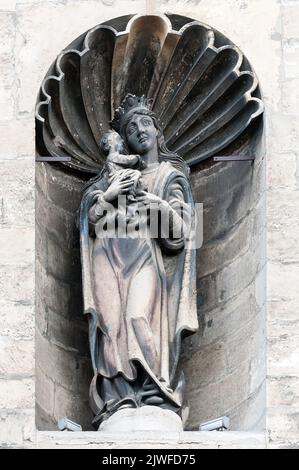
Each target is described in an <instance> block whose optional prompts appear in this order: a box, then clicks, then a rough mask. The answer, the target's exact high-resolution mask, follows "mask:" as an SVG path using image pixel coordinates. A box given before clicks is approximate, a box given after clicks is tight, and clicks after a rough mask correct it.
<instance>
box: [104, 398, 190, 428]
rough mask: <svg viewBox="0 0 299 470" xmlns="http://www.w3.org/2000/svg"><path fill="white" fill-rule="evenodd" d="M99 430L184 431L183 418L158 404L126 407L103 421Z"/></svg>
mask: <svg viewBox="0 0 299 470" xmlns="http://www.w3.org/2000/svg"><path fill="white" fill-rule="evenodd" d="M98 431H105V432H109V433H110V432H133V431H135V432H136V431H137V432H138V431H140V432H142V431H160V432H165V431H171V432H181V431H183V423H182V420H181V418H180V417H179V416H178V415H177V414H176V413H174V411H171V410H164V409H163V408H159V407H158V406H149V405H147V406H142V407H141V408H124V409H121V410H119V411H116V413H114V414H113V415H112V416H111V417H110V418H108V419H107V420H105V421H103V423H101V425H100V427H99V429H98Z"/></svg>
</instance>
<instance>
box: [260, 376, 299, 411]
mask: <svg viewBox="0 0 299 470" xmlns="http://www.w3.org/2000/svg"><path fill="white" fill-rule="evenodd" d="M267 394H268V396H267V403H268V405H269V406H270V407H276V406H292V407H294V408H299V376H298V377H295V376H288V375H286V376H278V377H269V380H268V387H267Z"/></svg>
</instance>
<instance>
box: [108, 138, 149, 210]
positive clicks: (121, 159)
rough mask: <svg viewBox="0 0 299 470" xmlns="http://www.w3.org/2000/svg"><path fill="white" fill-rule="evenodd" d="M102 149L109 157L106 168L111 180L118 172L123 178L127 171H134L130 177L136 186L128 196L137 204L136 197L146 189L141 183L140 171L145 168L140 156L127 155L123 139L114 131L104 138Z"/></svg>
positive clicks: (129, 199) (130, 200)
mask: <svg viewBox="0 0 299 470" xmlns="http://www.w3.org/2000/svg"><path fill="white" fill-rule="evenodd" d="M100 147H101V150H102V152H103V153H104V154H105V155H107V159H106V163H105V166H106V170H107V172H108V175H109V179H111V178H113V176H114V175H115V174H116V172H117V173H118V175H119V176H121V174H123V173H126V171H125V170H126V169H128V168H131V169H132V171H131V172H130V175H129V177H130V179H132V180H134V185H133V187H132V189H131V190H130V192H129V194H128V195H127V199H128V202H135V196H136V195H137V194H138V193H139V192H140V191H143V190H144V189H145V188H144V187H143V186H142V183H141V181H140V179H141V172H140V171H139V169H143V168H144V163H143V161H142V159H141V157H140V155H126V154H125V153H124V151H125V146H124V142H123V140H122V138H121V137H120V135H119V134H118V133H117V132H115V131H112V130H111V131H108V132H107V133H106V134H105V135H104V136H103V137H102V140H101V142H100Z"/></svg>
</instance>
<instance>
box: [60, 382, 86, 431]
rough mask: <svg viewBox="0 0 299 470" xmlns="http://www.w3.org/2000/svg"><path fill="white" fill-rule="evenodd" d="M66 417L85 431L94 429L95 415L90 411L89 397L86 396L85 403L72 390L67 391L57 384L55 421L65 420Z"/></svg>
mask: <svg viewBox="0 0 299 470" xmlns="http://www.w3.org/2000/svg"><path fill="white" fill-rule="evenodd" d="M64 416H67V417H68V418H69V419H71V420H72V421H75V423H78V424H80V425H81V426H82V428H83V430H91V429H93V428H92V426H91V421H92V420H93V414H92V411H91V410H90V406H89V402H88V396H86V400H85V401H83V400H82V397H78V396H76V395H74V394H73V393H72V392H71V391H70V390H66V389H65V388H63V387H61V386H60V385H57V384H56V385H55V404H54V419H55V420H56V421H58V420H59V418H63V417H64Z"/></svg>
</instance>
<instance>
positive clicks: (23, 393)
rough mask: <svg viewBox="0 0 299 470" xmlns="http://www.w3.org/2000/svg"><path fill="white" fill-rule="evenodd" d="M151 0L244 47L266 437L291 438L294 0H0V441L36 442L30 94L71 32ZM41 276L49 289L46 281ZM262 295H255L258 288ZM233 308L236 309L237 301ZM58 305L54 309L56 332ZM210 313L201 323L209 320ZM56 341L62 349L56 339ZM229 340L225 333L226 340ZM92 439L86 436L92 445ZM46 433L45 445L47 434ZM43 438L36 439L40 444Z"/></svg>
mask: <svg viewBox="0 0 299 470" xmlns="http://www.w3.org/2000/svg"><path fill="white" fill-rule="evenodd" d="M146 4H147V5H148V7H149V6H151V8H152V9H154V10H158V11H171V12H174V13H179V14H183V15H186V16H191V17H194V18H197V19H199V20H201V21H203V22H206V23H208V24H211V25H212V26H213V27H215V28H217V29H219V30H220V31H221V32H223V33H224V34H226V35H227V36H228V37H229V38H230V39H231V40H232V41H234V42H235V43H236V44H237V45H238V46H239V47H240V48H241V50H242V51H243V52H244V53H245V54H246V56H247V57H248V59H249V60H250V62H251V63H252V64H253V66H254V67H255V69H256V72H257V74H258V77H259V79H260V82H261V84H262V89H263V94H264V99H265V103H266V153H267V167H268V174H267V201H268V202H267V207H268V216H267V220H268V230H267V233H268V240H267V247H268V255H267V261H268V262H267V279H268V281H267V283H268V299H267V304H268V313H267V318H268V322H267V323H268V332H267V337H268V370H267V407H268V411H267V433H268V438H269V439H268V445H269V446H272V447H292V446H293V447H295V446H296V445H297V446H298V440H299V438H298V421H299V411H298V410H299V407H298V396H299V392H298V381H299V370H298V364H299V361H298V354H299V352H298V344H299V343H298V336H299V328H298V323H299V319H298V313H297V312H298V306H299V298H298V296H299V294H298V289H297V279H298V275H299V255H298V243H296V242H297V240H296V233H297V232H298V229H297V225H298V219H299V217H298V204H297V198H296V196H297V195H298V155H297V153H298V141H299V140H298V133H299V132H298V129H299V126H298V121H299V117H298V109H297V107H296V103H297V101H298V100H297V98H298V79H299V76H298V73H299V72H298V55H299V54H298V50H299V46H298V44H299V43H298V32H297V27H296V26H297V24H298V14H299V2H298V1H296V0H262V1H261V0H250V1H249V0H248V1H246V0H209V1H208V0H202V1H200V2H198V1H195V0H194V1H192V0H190V1H182V2H174V1H172V0H169V1H165V2H163V1H162V2H156V4H154V2H153V1H151V2H145V1H141V0H140V1H139V0H126V1H120V0H114V1H113V0H111V1H106V0H102V1H100V0H99V1H96V0H89V1H86V0H57V1H55V0H53V1H52V0H51V1H50V0H49V1H48V0H42V1H41V0H31V1H30V0H2V1H1V4H0V30H1V34H2V37H3V40H2V41H1V45H0V64H1V66H0V68H1V78H2V79H1V85H0V102H1V110H2V113H1V116H0V129H1V132H0V152H1V162H0V174H1V183H2V184H1V189H0V191H1V205H0V207H1V218H0V223H1V229H0V237H1V244H0V250H1V255H2V256H1V264H2V269H1V275H0V276H1V277H0V283H1V292H2V297H1V307H2V308H1V316H0V322H1V333H0V406H1V411H0V443H1V445H2V446H3V447H5V446H14V447H15V446H17V447H24V446H29V447H31V446H35V445H37V444H36V443H37V441H36V432H35V424H34V407H35V396H34V381H35V379H34V344H35V343H34V331H35V329H34V286H35V279H34V169H35V164H34V157H33V155H34V104H35V99H36V94H37V91H38V88H39V85H40V83H41V80H42V78H43V76H44V75H45V73H46V71H47V68H48V66H49V65H50V64H51V63H52V61H53V60H54V59H55V57H56V56H57V54H58V53H59V52H60V50H61V49H62V48H63V47H64V46H65V45H66V44H68V43H70V42H71V40H72V39H73V38H75V37H77V36H78V35H79V34H80V33H81V32H82V31H84V30H87V29H88V28H90V27H92V26H94V25H95V24H96V23H99V22H102V21H104V20H106V19H108V18H111V17H115V16H119V15H121V14H126V13H130V12H132V13H135V12H141V13H144V12H145V8H146ZM260 226H262V225H260ZM226 273H227V274H228V271H226ZM262 275H263V274H261V276H262ZM46 282H47V286H48V288H49V289H50V288H51V284H50V281H49V280H48V279H47V280H46ZM48 282H49V284H48ZM259 285H262V283H259ZM259 295H260V297H259V298H260V299H262V296H263V292H260V293H259ZM37 301H38V299H37ZM261 305H262V300H261ZM235 308H236V309H238V305H237V304H236V305H235ZM59 315H60V313H59V312H57V322H58V323H57V332H59V326H58V325H59V321H60V317H59ZM215 318H216V317H215ZM206 320H207V325H208V324H209V321H210V318H208V317H206ZM37 321H39V319H37ZM80 322H81V320H79V319H78V329H79V328H81V326H82V325H81V323H80ZM40 328H43V326H42V324H40ZM53 328H54V327H53ZM207 331H208V330H207ZM210 331H212V330H210ZM37 334H38V333H37ZM57 334H58V333H57ZM240 334H241V333H240ZM244 334H246V333H245V332H244ZM55 341H56V343H57V344H55V348H56V349H57V351H58V352H59V351H60V349H59V348H60V346H59V338H56V340H55ZM70 347H71V348H72V347H73V346H72V345H70ZM233 347H234V342H233V338H232V343H231V348H232V350H233ZM50 353H51V351H49V352H48V354H50ZM199 354H200V353H199ZM219 354H220V353H219ZM215 362H216V363H217V357H215ZM76 367H77V365H75V364H74V368H76ZM79 369H80V366H79ZM44 383H45V384H46V383H48V385H47V386H46V387H47V390H48V389H49V390H51V389H52V391H53V392H54V390H53V387H52V385H51V383H50V382H46V381H45V382H44ZM61 393H63V391H62V392H61ZM232 438H233V437H232ZM248 439H249V437H248ZM219 440H220V438H219ZM87 441H88V439H87ZM87 441H86V443H85V444H82V446H83V445H88V442H87ZM237 441H238V440H237ZM47 442H49V444H48V445H50V438H49V439H48V441H47ZM47 442H46V441H45V439H44V440H43V446H44V447H46V446H47ZM248 443H249V441H248ZM79 445H81V444H80V443H79V441H78V446H79ZM233 445H234V444H233V443H232V442H230V443H229V444H228V446H233ZM242 445H243V446H244V440H243V444H242ZM248 445H250V444H248ZM186 446H187V444H186Z"/></svg>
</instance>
